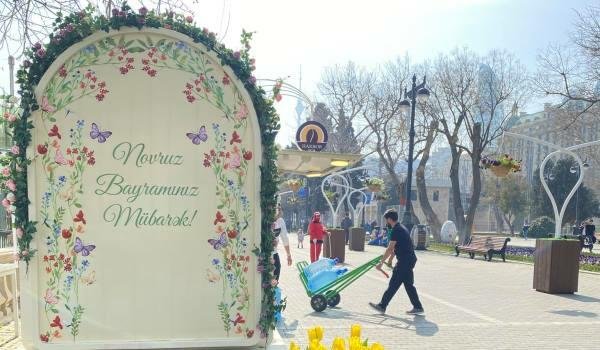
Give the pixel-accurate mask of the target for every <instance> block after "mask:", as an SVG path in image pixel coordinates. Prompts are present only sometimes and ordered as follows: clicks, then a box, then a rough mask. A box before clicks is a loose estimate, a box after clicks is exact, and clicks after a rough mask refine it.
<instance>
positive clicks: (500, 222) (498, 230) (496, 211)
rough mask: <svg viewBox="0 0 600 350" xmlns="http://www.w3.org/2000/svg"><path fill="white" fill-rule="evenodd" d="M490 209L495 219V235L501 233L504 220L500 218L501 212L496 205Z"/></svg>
mask: <svg viewBox="0 0 600 350" xmlns="http://www.w3.org/2000/svg"><path fill="white" fill-rule="evenodd" d="M492 207H493V208H494V216H495V217H496V233H502V229H503V227H504V221H505V218H504V217H502V211H501V210H500V208H498V206H497V205H496V204H492Z"/></svg>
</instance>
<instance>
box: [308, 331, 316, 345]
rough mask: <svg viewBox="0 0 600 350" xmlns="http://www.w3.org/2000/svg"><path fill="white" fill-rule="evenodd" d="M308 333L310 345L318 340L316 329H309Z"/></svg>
mask: <svg viewBox="0 0 600 350" xmlns="http://www.w3.org/2000/svg"><path fill="white" fill-rule="evenodd" d="M307 333H308V342H309V343H312V341H313V340H315V339H317V332H316V330H315V328H314V327H313V328H309V329H308V330H307Z"/></svg>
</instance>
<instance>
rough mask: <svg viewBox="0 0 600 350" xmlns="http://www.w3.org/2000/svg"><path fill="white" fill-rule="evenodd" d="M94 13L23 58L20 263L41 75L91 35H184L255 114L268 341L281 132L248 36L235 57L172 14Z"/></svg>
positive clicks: (14, 166)
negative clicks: (232, 78)
mask: <svg viewBox="0 0 600 350" xmlns="http://www.w3.org/2000/svg"><path fill="white" fill-rule="evenodd" d="M94 12H95V10H94V8H93V7H88V8H87V9H85V10H84V11H81V12H78V13H73V14H70V15H68V16H65V17H63V16H61V15H59V17H58V18H57V19H56V21H55V22H54V28H53V29H54V33H53V34H50V36H49V39H50V42H49V43H48V44H45V45H43V44H39V43H38V44H36V45H34V47H32V48H31V49H29V50H27V51H26V52H25V55H26V57H27V59H26V60H25V61H24V62H23V65H22V67H21V68H20V69H19V71H18V72H17V79H18V80H17V81H18V83H19V85H20V90H19V94H20V95H21V110H22V111H21V117H20V118H18V119H17V120H16V121H15V122H14V123H11V127H12V137H13V142H14V144H15V146H16V147H13V150H14V152H12V153H10V154H9V157H10V161H9V163H10V166H9V167H10V178H11V179H13V181H14V182H15V185H16V191H15V198H14V203H11V204H12V205H14V217H15V220H14V225H15V228H16V229H17V232H18V235H19V236H20V237H19V238H18V247H19V253H18V255H19V259H20V260H23V261H25V262H26V263H27V266H29V262H30V261H31V259H32V258H33V257H34V256H35V250H33V249H31V242H32V240H33V237H34V233H35V231H36V229H35V225H36V223H35V222H32V221H29V214H28V206H29V203H30V202H29V198H28V196H27V165H28V164H29V163H30V161H29V160H27V157H26V154H25V150H26V149H27V147H28V146H29V144H30V142H31V129H33V123H32V122H31V120H30V119H29V117H30V116H31V114H32V112H34V111H35V110H37V109H38V108H39V106H38V104H37V102H36V99H35V95H34V89H35V87H36V86H37V84H38V83H39V81H40V80H41V78H42V77H43V76H44V73H45V72H46V71H47V70H48V68H49V67H50V65H51V64H52V63H53V62H54V61H55V60H56V59H57V58H58V57H59V56H60V55H61V54H62V53H63V52H64V51H65V50H67V49H68V48H69V47H71V46H72V45H74V44H76V43H78V42H81V41H82V40H84V39H85V38H87V37H89V36H90V35H92V34H94V33H95V32H98V31H105V32H109V31H110V30H119V29H120V28H121V27H136V28H138V29H142V28H143V27H147V28H164V29H170V30H173V31H176V32H179V33H181V34H184V35H186V36H188V37H190V38H191V39H192V40H193V41H194V42H196V43H201V44H203V45H204V46H206V48H207V49H208V50H211V51H214V52H215V53H216V55H217V57H218V58H219V59H220V61H221V64H222V65H224V66H229V67H230V68H231V69H232V70H233V71H234V72H235V74H236V75H237V77H238V78H239V79H240V80H241V81H242V82H244V86H245V88H246V90H247V91H248V93H249V94H250V97H251V99H252V103H253V104H254V109H255V110H256V114H257V117H258V123H259V125H260V130H261V140H262V147H263V161H262V165H261V167H260V169H261V201H260V205H261V210H262V222H261V246H260V248H257V249H256V250H255V253H256V254H257V255H258V260H259V264H260V266H261V269H262V281H261V282H262V290H263V291H264V293H263V296H262V309H261V310H262V311H261V316H260V322H259V328H260V331H261V336H263V337H266V336H267V335H268V333H269V331H271V330H273V329H275V313H276V312H278V311H280V310H281V309H282V307H283V306H276V305H275V297H274V296H275V294H274V286H275V285H276V284H275V283H273V282H272V281H273V271H274V266H273V263H272V261H271V257H272V254H273V235H272V233H271V223H272V222H273V221H274V219H275V217H274V209H275V207H276V204H277V200H276V194H277V183H278V176H277V167H276V164H275V160H276V158H277V148H276V146H275V137H276V135H277V131H278V130H279V116H278V115H277V112H276V111H275V108H274V107H273V100H272V99H270V98H268V97H267V94H266V92H265V91H264V90H263V89H262V88H261V87H259V86H257V85H256V78H255V77H254V76H253V75H252V71H253V70H254V69H255V66H254V62H255V61H254V59H252V58H250V55H249V50H250V40H251V39H252V33H248V32H243V34H242V40H241V42H242V44H243V45H244V49H243V50H242V51H237V52H234V51H232V50H230V49H227V48H226V47H224V46H223V45H222V44H220V43H218V42H217V40H216V35H215V34H214V33H211V32H209V31H208V30H207V29H206V28H204V29H200V28H199V27H196V26H195V25H194V23H193V22H194V20H193V18H192V17H191V16H188V17H184V16H183V15H179V14H174V13H173V12H165V13H163V14H157V13H155V12H154V11H148V10H147V9H146V8H141V9H140V10H139V11H138V12H137V13H136V12H134V11H132V9H131V8H130V7H129V6H128V5H127V4H123V6H122V7H121V8H120V9H114V10H113V12H112V16H111V17H110V18H107V17H105V16H97V15H95V14H94Z"/></svg>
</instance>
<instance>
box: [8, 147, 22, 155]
mask: <svg viewBox="0 0 600 350" xmlns="http://www.w3.org/2000/svg"><path fill="white" fill-rule="evenodd" d="M20 151H21V149H19V146H17V145H14V146H12V147H11V148H10V153H12V154H14V155H15V156H17V155H19V152H20Z"/></svg>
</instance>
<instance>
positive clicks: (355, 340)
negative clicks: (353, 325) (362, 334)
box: [348, 337, 362, 350]
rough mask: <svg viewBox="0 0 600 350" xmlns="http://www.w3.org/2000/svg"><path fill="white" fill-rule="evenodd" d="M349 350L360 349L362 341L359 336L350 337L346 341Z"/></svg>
mask: <svg viewBox="0 0 600 350" xmlns="http://www.w3.org/2000/svg"><path fill="white" fill-rule="evenodd" d="M348 345H349V347H350V350H362V341H360V338H359V337H351V338H350V340H349V341H348Z"/></svg>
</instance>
